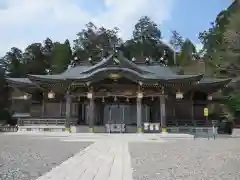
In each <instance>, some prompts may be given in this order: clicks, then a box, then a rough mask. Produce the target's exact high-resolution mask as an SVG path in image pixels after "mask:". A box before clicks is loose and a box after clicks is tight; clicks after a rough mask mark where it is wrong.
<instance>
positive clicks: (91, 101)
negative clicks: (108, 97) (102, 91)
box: [87, 91, 95, 133]
mask: <svg viewBox="0 0 240 180" xmlns="http://www.w3.org/2000/svg"><path fill="white" fill-rule="evenodd" d="M87 98H88V99H89V109H88V117H89V118H88V124H89V132H90V133H93V132H94V118H95V114H94V106H95V104H94V97H93V92H92V91H90V92H88V94H87Z"/></svg>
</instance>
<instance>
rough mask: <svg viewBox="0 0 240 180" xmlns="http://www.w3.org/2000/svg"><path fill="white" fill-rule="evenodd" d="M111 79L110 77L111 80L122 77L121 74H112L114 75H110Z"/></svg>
mask: <svg viewBox="0 0 240 180" xmlns="http://www.w3.org/2000/svg"><path fill="white" fill-rule="evenodd" d="M109 77H110V78H111V79H119V78H120V77H121V76H120V74H114V73H112V74H109Z"/></svg>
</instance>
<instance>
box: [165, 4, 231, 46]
mask: <svg viewBox="0 0 240 180" xmlns="http://www.w3.org/2000/svg"><path fill="white" fill-rule="evenodd" d="M230 4H231V1H230V0H175V2H174V5H173V6H174V7H173V9H172V13H171V17H172V18H171V19H170V20H168V21H166V22H164V23H163V25H162V29H163V32H164V34H165V36H166V37H169V33H168V32H169V29H176V30H177V31H178V32H179V33H180V34H181V35H183V36H184V37H187V38H190V39H191V40H192V41H194V42H195V43H198V38H197V34H198V33H199V32H202V31H204V30H206V29H208V28H209V27H210V22H212V21H214V20H215V18H216V16H217V15H218V13H219V12H220V11H221V10H223V9H225V8H227V7H228V6H229V5H230Z"/></svg>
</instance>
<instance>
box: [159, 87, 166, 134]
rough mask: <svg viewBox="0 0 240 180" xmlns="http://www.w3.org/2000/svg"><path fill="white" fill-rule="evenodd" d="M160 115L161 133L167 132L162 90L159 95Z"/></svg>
mask: <svg viewBox="0 0 240 180" xmlns="http://www.w3.org/2000/svg"><path fill="white" fill-rule="evenodd" d="M159 99H160V114H161V115H160V117H161V129H162V133H163V132H167V130H166V102H165V95H164V91H163V90H162V94H161V95H160V98H159Z"/></svg>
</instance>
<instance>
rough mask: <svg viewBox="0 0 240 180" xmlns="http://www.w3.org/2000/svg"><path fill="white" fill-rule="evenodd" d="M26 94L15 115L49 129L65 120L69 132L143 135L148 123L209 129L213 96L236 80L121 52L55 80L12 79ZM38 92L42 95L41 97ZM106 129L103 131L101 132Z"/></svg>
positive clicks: (16, 104)
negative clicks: (109, 130) (112, 128)
mask: <svg viewBox="0 0 240 180" xmlns="http://www.w3.org/2000/svg"><path fill="white" fill-rule="evenodd" d="M7 80H8V83H9V85H10V86H11V87H13V88H14V89H17V90H20V91H23V92H25V94H24V95H23V98H22V99H21V100H13V109H14V111H19V109H20V108H23V106H26V107H28V108H26V109H25V112H26V111H27V112H28V113H29V114H30V116H31V117H30V118H31V119H34V118H35V119H38V123H37V124H43V125H44V124H45V125H46V123H45V122H48V121H46V120H48V119H61V120H62V122H63V123H64V125H65V126H66V127H71V126H75V127H87V128H88V129H89V130H90V131H93V132H97V131H100V130H99V128H100V127H102V130H101V131H105V132H106V129H105V126H106V125H107V124H124V126H125V127H126V130H125V131H126V132H128V131H129V132H130V131H131V132H137V131H138V132H141V131H142V130H143V126H144V123H159V124H160V127H161V128H163V130H164V129H165V128H166V127H167V126H208V125H209V122H208V121H207V120H206V118H205V117H204V114H203V109H204V108H205V107H208V106H209V105H210V104H211V103H213V101H214V99H212V96H211V94H212V93H214V92H216V91H218V90H220V89H222V88H224V87H225V85H227V84H228V83H229V81H230V80H226V79H224V80H222V79H206V78H204V77H203V74H196V75H178V74H176V73H174V72H173V71H172V70H171V69H170V68H169V67H167V66H165V65H161V64H159V63H156V62H155V63H153V62H151V61H150V60H149V59H145V60H144V61H143V60H137V59H132V60H128V59H126V58H125V57H124V56H123V54H122V53H121V52H120V51H116V52H115V53H113V54H112V55H110V56H108V57H107V58H103V59H102V60H101V61H99V62H98V63H97V64H95V65H91V64H89V63H85V64H84V63H82V64H79V65H77V66H75V67H71V68H68V69H67V70H66V71H65V72H63V73H61V74H55V75H28V78H8V79H7ZM36 90H37V91H38V95H37V96H41V98H36ZM100 129H101V128H100Z"/></svg>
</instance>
